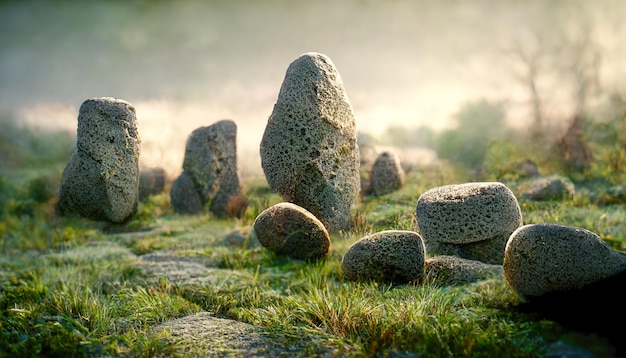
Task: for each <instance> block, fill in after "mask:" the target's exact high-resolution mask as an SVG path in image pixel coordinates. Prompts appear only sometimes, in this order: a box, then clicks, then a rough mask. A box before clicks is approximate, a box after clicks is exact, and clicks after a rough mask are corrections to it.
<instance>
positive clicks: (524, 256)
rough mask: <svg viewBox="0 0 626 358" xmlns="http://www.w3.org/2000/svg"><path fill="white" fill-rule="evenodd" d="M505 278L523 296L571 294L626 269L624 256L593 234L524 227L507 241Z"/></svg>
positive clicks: (550, 226)
mask: <svg viewBox="0 0 626 358" xmlns="http://www.w3.org/2000/svg"><path fill="white" fill-rule="evenodd" d="M503 267H504V277H505V279H506V282H507V283H508V285H509V286H510V287H511V288H512V289H513V290H514V291H516V292H517V293H518V294H519V295H520V296H523V297H538V296H542V295H544V294H547V293H552V292H565V291H573V290H577V289H580V288H582V287H583V286H585V285H588V284H591V283H594V282H596V281H599V280H603V279H606V278H609V277H611V276H614V275H617V274H619V273H620V272H623V271H624V270H626V255H625V254H623V253H620V252H617V251H615V250H613V249H612V248H611V247H609V246H608V245H607V244H606V243H605V242H604V241H602V239H600V237H599V236H598V235H596V234H595V233H593V232H591V231H589V230H586V229H583V228H579V227H575V226H565V225H557V224H532V225H524V226H522V227H520V228H519V229H517V230H516V231H515V232H514V233H513V234H512V235H511V238H510V239H509V241H508V243H507V245H506V250H505V254H504V264H503Z"/></svg>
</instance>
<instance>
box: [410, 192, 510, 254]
mask: <svg viewBox="0 0 626 358" xmlns="http://www.w3.org/2000/svg"><path fill="white" fill-rule="evenodd" d="M416 217H417V223H418V226H419V231H420V234H421V235H422V238H423V239H424V245H425V246H426V251H427V252H428V254H429V255H431V256H432V255H454V256H459V257H462V258H465V259H470V260H478V261H482V262H485V263H490V264H502V260H503V258H504V247H505V246H506V242H507V240H508V239H509V236H510V235H511V233H512V232H513V231H515V229H517V228H518V227H519V226H521V225H522V212H521V210H520V207H519V204H518V202H517V198H515V196H514V195H513V193H512V192H511V190H510V189H509V188H508V187H506V186H505V185H504V184H502V183H499V182H483V183H465V184H455V185H444V186H440V187H435V188H432V189H429V190H427V191H426V192H424V193H423V194H422V195H421V196H420V197H419V199H418V201H417V207H416Z"/></svg>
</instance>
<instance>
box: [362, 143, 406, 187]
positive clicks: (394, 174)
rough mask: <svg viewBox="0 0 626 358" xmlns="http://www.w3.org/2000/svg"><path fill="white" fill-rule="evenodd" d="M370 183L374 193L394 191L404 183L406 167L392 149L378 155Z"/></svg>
mask: <svg viewBox="0 0 626 358" xmlns="http://www.w3.org/2000/svg"><path fill="white" fill-rule="evenodd" d="M370 185H371V189H372V192H373V194H374V195H376V196H380V195H385V194H389V193H392V192H394V191H396V190H398V189H400V188H402V186H403V185H404V169H402V166H401V165H400V159H398V156H397V155H396V154H395V153H394V152H392V151H384V152H382V153H380V154H379V155H378V157H376V161H375V162H374V166H373V167H372V175H371V177H370Z"/></svg>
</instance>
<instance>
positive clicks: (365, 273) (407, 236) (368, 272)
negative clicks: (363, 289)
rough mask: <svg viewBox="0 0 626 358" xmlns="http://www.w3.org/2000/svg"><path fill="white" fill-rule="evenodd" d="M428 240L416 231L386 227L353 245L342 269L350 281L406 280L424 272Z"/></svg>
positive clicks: (398, 281)
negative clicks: (425, 249)
mask: <svg viewBox="0 0 626 358" xmlns="http://www.w3.org/2000/svg"><path fill="white" fill-rule="evenodd" d="M424 256H425V253H424V244H423V243H422V238H421V237H420V235H419V234H418V233H416V232H413V231H403V230H386V231H381V232H378V233H375V234H372V235H368V236H366V237H363V238H361V239H360V240H359V241H357V242H355V243H354V244H352V246H350V248H349V249H348V251H347V252H346V254H345V255H344V256H343V258H342V260H341V269H342V271H343V273H344V275H345V276H346V278H347V279H348V280H350V281H369V280H373V281H376V282H388V283H396V284H404V283H409V282H413V281H417V280H419V279H421V278H422V276H423V275H424Z"/></svg>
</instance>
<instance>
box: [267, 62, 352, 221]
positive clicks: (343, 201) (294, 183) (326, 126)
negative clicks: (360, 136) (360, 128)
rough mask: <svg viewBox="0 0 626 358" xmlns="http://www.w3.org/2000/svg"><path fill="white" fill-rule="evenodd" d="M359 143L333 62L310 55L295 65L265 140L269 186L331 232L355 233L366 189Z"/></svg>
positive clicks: (276, 107) (282, 90) (292, 66)
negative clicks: (358, 204) (362, 187)
mask: <svg viewBox="0 0 626 358" xmlns="http://www.w3.org/2000/svg"><path fill="white" fill-rule="evenodd" d="M356 139H357V138H356V123H355V119H354V113H353V111H352V106H351V105H350V102H349V101H348V97H347V95H346V93H345V91H344V88H343V82H342V80H341V77H340V76H339V73H338V72H337V69H336V68H335V66H334V64H333V63H332V62H331V60H330V59H329V58H328V57H326V56H324V55H321V54H317V53H306V54H304V55H302V56H300V57H299V58H297V59H296V60H295V61H293V62H292V63H291V64H290V65H289V68H288V69H287V73H286V75H285V79H284V80H283V83H282V86H281V88H280V92H279V94H278V100H277V101H276V104H275V105H274V110H273V111H272V114H271V116H270V118H269V120H268V121H267V125H266V127H265V132H264V133H263V138H262V140H261V146H260V153H261V164H262V167H263V171H264V173H265V177H266V178H267V182H268V184H269V186H270V187H271V188H272V189H274V190H276V191H277V192H278V193H279V195H280V196H281V197H282V198H283V200H285V201H288V202H292V203H295V204H297V205H299V206H301V207H303V208H305V209H307V210H308V211H310V212H311V213H313V214H314V215H315V216H316V217H318V218H319V219H320V220H321V221H322V223H324V225H326V228H327V229H328V230H329V231H333V232H335V231H339V230H346V229H348V228H350V227H351V225H352V220H351V211H352V209H353V206H354V205H355V204H356V202H357V200H358V198H359V191H360V185H361V182H360V177H359V151H358V147H357V142H356Z"/></svg>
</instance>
